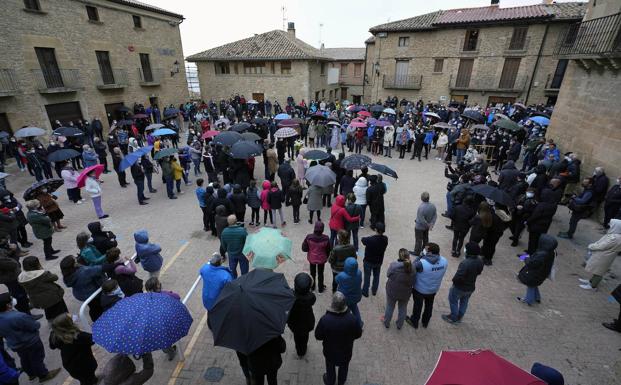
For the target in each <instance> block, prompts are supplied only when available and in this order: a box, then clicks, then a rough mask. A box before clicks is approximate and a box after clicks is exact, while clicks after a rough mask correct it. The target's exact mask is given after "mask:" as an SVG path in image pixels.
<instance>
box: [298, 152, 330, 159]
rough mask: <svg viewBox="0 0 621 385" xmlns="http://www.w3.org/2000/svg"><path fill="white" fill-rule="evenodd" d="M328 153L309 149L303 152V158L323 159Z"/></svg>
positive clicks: (327, 156) (326, 157)
mask: <svg viewBox="0 0 621 385" xmlns="http://www.w3.org/2000/svg"><path fill="white" fill-rule="evenodd" d="M329 157H330V155H328V153H327V152H325V151H321V150H310V151H306V152H305V153H304V159H310V160H324V159H328V158H329Z"/></svg>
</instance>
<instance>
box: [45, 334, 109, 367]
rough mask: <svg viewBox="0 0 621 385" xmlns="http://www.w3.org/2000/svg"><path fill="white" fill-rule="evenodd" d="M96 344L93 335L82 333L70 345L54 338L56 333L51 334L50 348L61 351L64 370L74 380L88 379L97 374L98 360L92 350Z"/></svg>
mask: <svg viewBox="0 0 621 385" xmlns="http://www.w3.org/2000/svg"><path fill="white" fill-rule="evenodd" d="M94 344H95V343H94V342H93V335H92V334H90V333H86V332H82V331H81V332H79V333H78V335H77V336H76V337H75V339H74V340H73V342H72V343H70V344H66V343H64V342H62V341H60V340H58V339H57V338H54V332H52V333H51V334H50V348H51V349H59V350H60V357H61V359H62V363H63V368H65V370H67V372H69V374H70V375H71V377H73V378H87V377H88V376H90V375H93V374H94V373H95V370H96V369H97V360H95V357H94V356H93V351H92V349H91V346H93V345H94Z"/></svg>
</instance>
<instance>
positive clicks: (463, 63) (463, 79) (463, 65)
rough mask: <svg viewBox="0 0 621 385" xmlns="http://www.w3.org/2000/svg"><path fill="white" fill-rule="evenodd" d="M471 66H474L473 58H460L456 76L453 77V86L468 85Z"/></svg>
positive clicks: (465, 86)
mask: <svg viewBox="0 0 621 385" xmlns="http://www.w3.org/2000/svg"><path fill="white" fill-rule="evenodd" d="M472 67H474V59H461V60H460V61H459V68H458V69H457V78H456V79H455V87H459V88H468V87H469V86H470V77H471V76H472Z"/></svg>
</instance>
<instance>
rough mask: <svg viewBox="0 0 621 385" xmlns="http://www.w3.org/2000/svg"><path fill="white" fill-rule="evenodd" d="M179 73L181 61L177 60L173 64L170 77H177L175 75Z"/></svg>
mask: <svg viewBox="0 0 621 385" xmlns="http://www.w3.org/2000/svg"><path fill="white" fill-rule="evenodd" d="M178 73H179V61H177V60H175V62H174V63H173V67H172V69H171V70H170V77H173V76H175V74H178Z"/></svg>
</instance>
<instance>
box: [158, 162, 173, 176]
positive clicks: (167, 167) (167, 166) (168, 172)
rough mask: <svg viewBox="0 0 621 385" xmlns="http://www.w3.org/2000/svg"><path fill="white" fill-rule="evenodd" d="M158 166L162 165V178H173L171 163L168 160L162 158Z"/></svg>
mask: <svg viewBox="0 0 621 385" xmlns="http://www.w3.org/2000/svg"><path fill="white" fill-rule="evenodd" d="M160 166H161V167H162V177H163V178H164V179H174V178H173V176H174V175H173V169H172V164H171V162H170V161H169V160H167V159H163V160H162V162H161V163H160Z"/></svg>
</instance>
